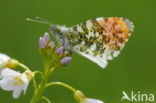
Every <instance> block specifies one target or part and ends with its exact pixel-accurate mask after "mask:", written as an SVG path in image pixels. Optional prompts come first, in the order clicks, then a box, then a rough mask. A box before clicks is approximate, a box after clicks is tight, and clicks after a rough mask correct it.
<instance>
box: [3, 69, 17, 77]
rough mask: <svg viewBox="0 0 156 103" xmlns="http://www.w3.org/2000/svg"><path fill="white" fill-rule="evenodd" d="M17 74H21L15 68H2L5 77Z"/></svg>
mask: <svg viewBox="0 0 156 103" xmlns="http://www.w3.org/2000/svg"><path fill="white" fill-rule="evenodd" d="M17 75H20V73H19V72H16V71H14V70H11V69H9V68H5V69H4V70H2V72H1V76H2V77H3V78H5V77H9V76H17Z"/></svg>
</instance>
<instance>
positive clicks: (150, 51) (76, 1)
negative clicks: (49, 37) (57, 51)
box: [0, 0, 156, 103]
mask: <svg viewBox="0 0 156 103" xmlns="http://www.w3.org/2000/svg"><path fill="white" fill-rule="evenodd" d="M155 11H156V1H155V0H1V1H0V13H1V14H0V52H3V53H6V54H8V55H9V56H11V57H13V58H16V59H18V60H20V61H21V62H23V63H25V64H26V65H28V66H29V67H31V68H33V69H34V70H38V69H39V70H42V68H41V67H42V65H41V58H40V55H39V54H38V38H39V36H41V35H42V34H43V33H44V32H46V31H48V29H49V26H48V25H45V24H39V23H33V22H27V21H26V20H25V18H27V17H30V18H34V17H35V16H39V17H42V18H46V19H47V20H50V21H52V22H53V23H55V24H61V25H67V26H72V25H75V24H78V23H81V22H83V21H85V20H88V19H92V18H96V17H101V16H102V17H112V16H117V17H124V18H128V19H130V20H131V21H133V22H134V24H135V31H134V33H133V34H132V36H131V38H130V40H129V42H128V43H127V45H126V47H125V48H124V49H123V51H122V52H121V54H120V56H119V57H118V58H115V59H114V60H113V61H110V62H109V65H108V67H107V68H106V69H104V70H102V69H101V68H100V67H99V66H97V65H96V64H94V63H92V62H90V61H89V60H87V59H85V58H84V57H81V56H79V55H77V54H74V55H73V61H72V63H71V64H70V65H69V66H68V67H67V68H62V69H58V70H57V71H56V72H55V73H54V74H53V76H52V78H51V81H63V82H65V83H68V84H70V85H72V86H74V87H75V88H77V89H80V90H82V91H83V92H84V93H85V94H86V95H87V96H88V97H92V98H97V99H101V100H103V101H105V103H135V102H128V101H122V102H121V97H122V91H123V90H124V91H126V92H127V93H129V94H130V92H131V91H134V92H138V91H140V92H141V93H146V94H149V93H153V94H156V66H155V64H156V63H155V62H156V31H155V30H156V20H155V19H156V13H155ZM32 92H33V88H32V84H30V86H29V88H28V91H27V94H26V95H24V96H23V95H22V96H21V97H20V98H19V99H17V100H14V99H12V93H11V92H6V91H3V90H0V103H29V100H30V98H31V96H32ZM45 95H46V96H47V97H49V98H50V99H51V100H52V101H53V102H54V103H75V101H74V99H73V98H72V93H71V92H70V91H68V90H66V89H64V88H62V87H58V86H56V87H51V88H49V89H48V90H46V91H45ZM137 103H138V102H137ZM139 103H146V102H139ZM147 103H149V102H147ZM152 103H156V100H155V102H152Z"/></svg>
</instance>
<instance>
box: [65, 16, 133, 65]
mask: <svg viewBox="0 0 156 103" xmlns="http://www.w3.org/2000/svg"><path fill="white" fill-rule="evenodd" d="M133 28H134V26H133V23H132V22H130V21H129V20H128V19H123V18H118V17H110V18H103V17H100V18H96V19H92V20H88V21H86V22H83V23H80V24H78V25H75V26H72V27H70V28H69V29H70V30H69V31H70V32H69V33H68V35H67V37H68V40H69V42H70V43H71V45H72V50H73V51H75V52H77V53H79V54H80V55H82V56H84V57H86V58H88V59H90V60H92V61H93V62H95V63H97V64H98V65H99V66H100V67H102V68H105V67H106V65H107V60H111V59H113V58H114V57H116V56H117V55H118V54H119V53H120V51H121V50H122V49H123V47H124V45H125V43H126V42H127V41H128V39H129V37H130V35H131V32H132V31H133Z"/></svg>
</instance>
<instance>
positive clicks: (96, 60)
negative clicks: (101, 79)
mask: <svg viewBox="0 0 156 103" xmlns="http://www.w3.org/2000/svg"><path fill="white" fill-rule="evenodd" d="M79 49H80V46H79V45H77V46H74V47H73V51H74V52H76V53H78V54H80V55H81V56H84V57H86V58H87V59H89V60H91V61H92V62H94V63H96V64H98V65H99V66H100V67H101V68H103V69H104V68H105V67H106V66H107V60H106V58H102V57H98V56H93V55H92V54H87V53H85V52H81V51H80V50H79Z"/></svg>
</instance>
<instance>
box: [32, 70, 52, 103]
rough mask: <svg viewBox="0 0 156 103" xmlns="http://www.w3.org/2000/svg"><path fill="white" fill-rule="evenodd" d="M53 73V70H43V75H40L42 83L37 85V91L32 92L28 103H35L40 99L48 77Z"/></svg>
mask: <svg viewBox="0 0 156 103" xmlns="http://www.w3.org/2000/svg"><path fill="white" fill-rule="evenodd" d="M53 71H54V68H51V69H45V71H44V74H43V75H42V81H41V83H40V84H39V85H38V87H37V89H36V90H35V91H34V95H33V97H32V99H31V101H30V103H37V102H38V101H39V100H40V99H41V98H42V94H43V92H44V90H45V88H46V84H47V83H48V80H49V77H50V75H51V74H52V72H53Z"/></svg>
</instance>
